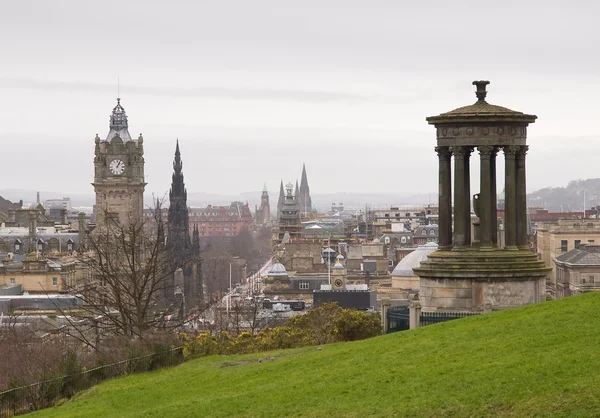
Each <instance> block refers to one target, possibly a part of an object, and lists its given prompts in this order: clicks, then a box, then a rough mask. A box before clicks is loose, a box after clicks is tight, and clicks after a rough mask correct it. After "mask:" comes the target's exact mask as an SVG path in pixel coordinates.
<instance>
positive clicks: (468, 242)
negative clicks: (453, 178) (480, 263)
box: [463, 147, 473, 247]
mask: <svg viewBox="0 0 600 418" xmlns="http://www.w3.org/2000/svg"><path fill="white" fill-rule="evenodd" d="M464 148H465V159H464V160H465V177H464V184H465V189H464V190H465V196H464V200H465V203H464V215H463V216H464V217H465V245H466V246H467V247H470V246H471V167H470V162H469V159H470V157H471V152H472V151H473V148H471V147H464Z"/></svg>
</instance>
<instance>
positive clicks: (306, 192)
mask: <svg viewBox="0 0 600 418" xmlns="http://www.w3.org/2000/svg"><path fill="white" fill-rule="evenodd" d="M298 202H299V203H300V211H301V212H304V213H307V212H310V211H311V210H312V199H311V198H310V187H309V186H308V176H307V175H306V165H305V164H304V163H302V179H301V180H300V193H299V199H298Z"/></svg>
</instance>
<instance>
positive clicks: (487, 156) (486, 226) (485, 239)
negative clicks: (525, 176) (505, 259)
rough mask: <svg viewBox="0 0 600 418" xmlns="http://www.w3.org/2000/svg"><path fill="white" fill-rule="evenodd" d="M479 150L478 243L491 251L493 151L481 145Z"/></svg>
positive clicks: (491, 148)
mask: <svg viewBox="0 0 600 418" xmlns="http://www.w3.org/2000/svg"><path fill="white" fill-rule="evenodd" d="M477 149H478V150H479V157H480V166H481V171H480V181H479V184H480V190H479V194H480V202H481V203H480V205H481V208H480V215H481V216H480V217H479V221H480V225H481V227H480V230H479V242H480V247H479V248H480V249H481V250H483V251H485V250H488V251H489V250H491V249H492V198H491V192H492V172H491V164H490V161H491V155H492V152H493V151H494V147H492V146H491V145H482V146H480V147H477Z"/></svg>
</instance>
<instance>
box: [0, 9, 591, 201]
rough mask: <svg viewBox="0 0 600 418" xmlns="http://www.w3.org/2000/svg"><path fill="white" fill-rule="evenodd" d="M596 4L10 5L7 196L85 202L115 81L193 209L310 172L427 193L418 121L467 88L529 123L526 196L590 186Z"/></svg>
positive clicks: (3, 27) (159, 188)
mask: <svg viewBox="0 0 600 418" xmlns="http://www.w3.org/2000/svg"><path fill="white" fill-rule="evenodd" d="M598 4H600V3H596V2H591V1H585V2H583V1H581V2H578V1H573V0H571V1H552V0H549V1H529V2H525V1H511V0H505V1H502V2H484V1H460V0H459V1H453V2H448V1H419V2H414V1H413V2H409V1H402V0H394V1H391V0H390V1H377V0H369V1H366V0H363V1H353V0H318V1H310V0H303V1H291V0H272V1H261V0H252V1H246V0H239V1H195V2H192V1H189V2H188V1H186V2H183V1H169V2H165V1H160V2H159V1H156V2H155V1H122V0H121V1H106V0H104V1H95V2H84V1H79V0H77V1H60V0H54V1H44V0H40V1H27V0H20V1H14V2H5V3H3V5H2V13H1V14H0V39H2V42H1V43H0V122H1V123H0V144H1V147H0V154H1V157H2V159H1V161H2V172H3V176H2V181H1V184H0V189H1V188H20V189H29V190H46V191H54V192H64V193H65V194H68V193H90V194H91V193H92V187H91V186H90V182H91V181H92V173H93V162H92V159H93V150H94V136H95V134H96V133H98V134H99V135H100V136H101V137H105V136H106V134H107V133H108V117H109V115H110V112H111V110H112V108H113V106H114V105H115V102H116V100H115V99H116V97H117V78H119V79H120V93H119V94H120V96H121V98H122V104H123V106H124V107H125V109H126V111H127V114H128V116H129V126H130V132H131V134H132V135H137V134H138V133H140V132H142V133H143V135H144V146H145V151H146V174H147V181H148V183H149V184H148V187H147V190H148V191H150V192H155V193H158V194H162V193H164V191H166V190H167V189H168V187H169V184H170V174H171V169H172V166H171V161H172V155H173V151H174V148H175V139H176V138H179V141H180V145H181V150H182V156H183V160H184V173H185V179H186V184H187V186H188V190H189V191H193V192H200V191H206V192H211V193H225V194H237V193H238V192H243V191H251V190H261V189H262V184H263V183H264V182H266V183H267V186H268V188H269V189H270V190H271V191H272V192H276V191H277V189H278V186H279V181H280V179H282V178H283V180H284V181H285V182H287V181H295V180H296V178H299V176H300V171H301V168H302V163H303V162H306V167H307V170H308V174H309V181H310V186H311V191H312V192H313V193H329V192H336V191H343V192H367V191H368V192H392V193H395V192H398V193H400V192H402V193H404V192H431V191H435V190H436V189H437V157H436V155H435V153H434V151H433V147H434V145H435V135H434V130H433V128H432V127H430V126H428V125H427V123H426V122H425V117H426V116H431V115H435V114H438V113H441V112H444V111H448V110H450V109H453V108H456V107H459V106H463V105H467V104H471V103H473V102H474V101H475V95H474V87H473V86H472V85H471V81H472V80H475V79H487V80H490V81H491V82H492V84H491V85H490V86H489V91H490V93H489V94H488V101H489V102H490V103H494V104H499V105H502V106H506V107H509V108H512V109H515V110H520V111H524V112H527V113H534V114H537V115H538V117H539V119H538V121H537V123H536V124H535V125H533V126H532V127H531V128H530V130H529V144H530V153H529V157H528V182H529V190H530V191H531V190H534V189H538V188H541V187H545V186H562V185H566V183H567V182H568V181H569V180H572V179H578V178H589V177H600V165H599V164H598V163H597V161H598V155H599V154H598V151H600V141H599V134H598V124H597V119H598V114H599V111H600V110H599V109H600V107H599V106H597V102H598V100H599V99H600V59H599V58H598V45H600V30H599V29H598V26H597V17H598V16H599V15H600V6H598ZM499 174H500V175H501V173H499ZM473 176H474V177H475V178H476V176H477V170H476V169H475V170H474V172H473ZM501 186H502V185H500V187H501ZM473 190H474V191H476V190H478V187H477V186H474V188H473Z"/></svg>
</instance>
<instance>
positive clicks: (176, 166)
mask: <svg viewBox="0 0 600 418" xmlns="http://www.w3.org/2000/svg"><path fill="white" fill-rule="evenodd" d="M181 170H183V162H182V161H181V153H180V152H179V139H177V145H176V146H175V159H174V160H173V171H175V173H176V174H181ZM182 177H183V174H182Z"/></svg>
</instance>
